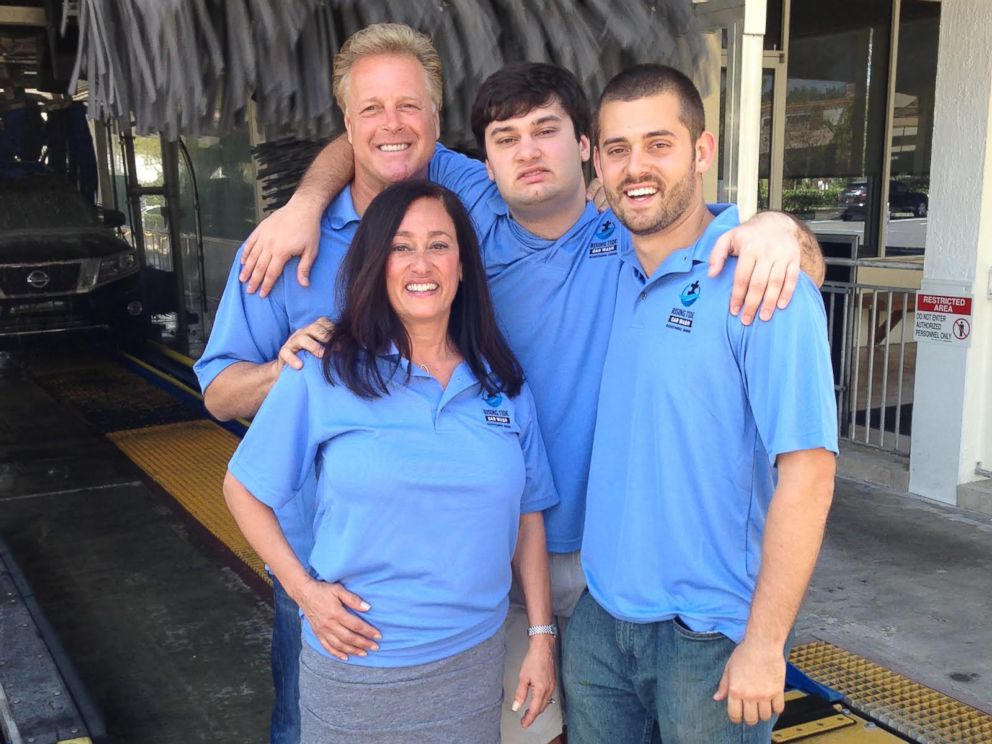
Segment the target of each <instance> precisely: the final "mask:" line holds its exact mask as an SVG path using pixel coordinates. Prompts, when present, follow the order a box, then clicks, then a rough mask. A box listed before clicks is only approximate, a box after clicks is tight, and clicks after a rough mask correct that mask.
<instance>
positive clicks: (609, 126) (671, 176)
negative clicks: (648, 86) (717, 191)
mask: <svg viewBox="0 0 992 744" xmlns="http://www.w3.org/2000/svg"><path fill="white" fill-rule="evenodd" d="M680 113H681V109H680V103H679V99H678V97H677V96H676V95H675V94H673V93H659V94H656V95H651V96H645V97H643V98H638V99H635V100H633V101H619V100H614V101H610V102H608V103H605V104H603V106H602V107H601V109H600V112H599V139H598V142H597V149H596V154H595V164H596V172H597V174H598V175H599V178H600V180H602V182H603V188H604V190H605V192H606V198H607V200H608V201H609V203H610V206H611V207H612V208H613V211H614V212H616V214H617V216H618V217H619V218H620V221H621V222H623V224H624V225H626V226H627V227H628V228H629V229H630V231H631V232H632V233H634V234H635V235H650V234H653V233H657V232H660V231H663V230H665V229H666V228H668V227H669V226H671V225H672V224H673V223H675V222H676V221H677V220H678V219H679V217H681V216H682V215H684V214H686V213H687V212H688V211H689V210H690V209H691V208H692V207H693V206H694V204H695V203H696V202H699V201H701V200H702V179H701V178H700V174H701V173H702V172H703V171H705V170H706V169H707V168H708V167H709V164H710V162H711V159H712V154H713V148H712V146H711V143H712V135H710V134H709V133H707V132H704V133H703V134H702V135H701V136H700V137H699V139H698V140H697V141H696V142H693V141H692V137H691V135H690V134H689V129H688V128H687V127H686V125H685V124H684V123H683V122H682V120H681V118H680Z"/></svg>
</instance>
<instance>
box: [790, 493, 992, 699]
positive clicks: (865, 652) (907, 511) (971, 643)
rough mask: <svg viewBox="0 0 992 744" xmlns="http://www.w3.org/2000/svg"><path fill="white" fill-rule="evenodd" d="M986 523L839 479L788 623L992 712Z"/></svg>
mask: <svg viewBox="0 0 992 744" xmlns="http://www.w3.org/2000/svg"><path fill="white" fill-rule="evenodd" d="M990 618H992V518H990V517H988V516H985V515H983V514H978V513H976V512H966V511H962V510H960V509H955V508H952V507H948V506H944V505H942V504H936V503H932V502H928V501H924V500H922V499H918V498H915V497H912V496H907V495H905V494H900V493H896V492H894V491H888V490H885V489H882V488H878V487H874V486H867V485H863V484H860V483H856V482H854V481H849V480H845V479H838V481H837V488H836V492H835V497H834V506H833V510H832V511H831V515H830V521H829V524H828V527H827V535H826V540H825V542H824V546H823V550H822V553H821V555H820V561H819V564H818V566H817V570H816V573H815V575H814V578H813V583H812V586H811V588H810V592H809V596H808V597H807V600H806V604H805V606H804V608H803V610H802V612H801V614H800V618H799V622H798V624H797V628H796V632H797V640H798V641H799V642H803V641H808V640H813V639H820V640H824V641H828V642H830V643H833V644H835V645H837V646H839V647H841V648H844V649H846V650H848V651H851V652H854V653H857V654H860V655H861V656H864V657H865V658H867V659H870V660H871V661H874V662H875V663H877V664H881V665H882V666H884V667H887V668H889V669H891V670H893V671H895V672H898V673H900V674H903V675H904V676H907V677H909V678H910V679H913V680H915V681H916V682H919V683H921V684H924V685H927V686H929V687H932V688H934V689H936V690H939V691H941V692H943V693H945V694H947V695H949V696H950V697H953V698H955V699H957V700H960V701H962V702H965V703H968V704H969V705H972V706H974V707H976V708H979V709H981V710H984V711H985V712H987V713H990V714H992V620H990Z"/></svg>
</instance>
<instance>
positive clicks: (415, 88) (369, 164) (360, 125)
mask: <svg viewBox="0 0 992 744" xmlns="http://www.w3.org/2000/svg"><path fill="white" fill-rule="evenodd" d="M344 121H345V127H346V129H347V130H348V141H349V142H350V143H351V145H352V148H353V149H354V152H355V183H356V185H358V186H359V187H360V188H364V189H367V190H370V191H372V192H373V193H378V192H379V191H381V190H382V189H384V188H385V187H386V186H388V185H389V184H390V183H395V182H396V181H402V180H403V179H405V178H413V177H416V176H425V175H426V173H427V164H428V163H429V162H430V159H431V156H432V155H433V154H434V144H435V142H437V136H438V131H439V123H438V114H437V111H436V110H435V108H434V104H433V103H432V101H431V95H430V88H429V87H428V84H427V74H426V73H425V72H424V68H423V67H422V66H421V64H420V62H418V61H417V58H416V57H413V56H410V55H405V54H404V55H397V54H376V55H371V56H368V57H362V58H360V59H358V60H357V61H356V62H355V63H354V64H353V65H352V66H351V70H350V73H349V77H348V89H347V110H346V111H345V117H344Z"/></svg>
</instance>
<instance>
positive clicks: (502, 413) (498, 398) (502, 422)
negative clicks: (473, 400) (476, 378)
mask: <svg viewBox="0 0 992 744" xmlns="http://www.w3.org/2000/svg"><path fill="white" fill-rule="evenodd" d="M482 397H483V400H485V401H486V405H487V406H490V407H489V408H483V409H482V414H483V416H484V417H485V419H486V423H487V424H489V425H490V426H498V427H500V428H508V427H509V426H510V412H509V411H508V410H506V409H505V408H500V407H499V406H500V405H501V404H502V403H503V396H502V395H500V394H499V393H493V394H492V395H486V394H485V393H483V394H482Z"/></svg>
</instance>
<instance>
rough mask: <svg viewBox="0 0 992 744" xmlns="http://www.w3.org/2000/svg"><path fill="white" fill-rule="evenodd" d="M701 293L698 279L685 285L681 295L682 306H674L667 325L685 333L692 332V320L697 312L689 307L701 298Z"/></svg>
mask: <svg viewBox="0 0 992 744" xmlns="http://www.w3.org/2000/svg"><path fill="white" fill-rule="evenodd" d="M699 295H700V287H699V282H698V281H695V282H691V283H690V284H687V285H685V287H684V288H683V289H682V292H681V294H680V295H679V302H681V303H682V307H673V308H672V311H671V313H669V315H668V322H667V323H665V327H666V328H671V329H673V330H677V331H682V332H683V333H692V320H693V317H694V316H695V312H694V311H692V310H689V309H688V308H689V307H691V306H692V305H693V304H695V302H696V300H698V299H699Z"/></svg>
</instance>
